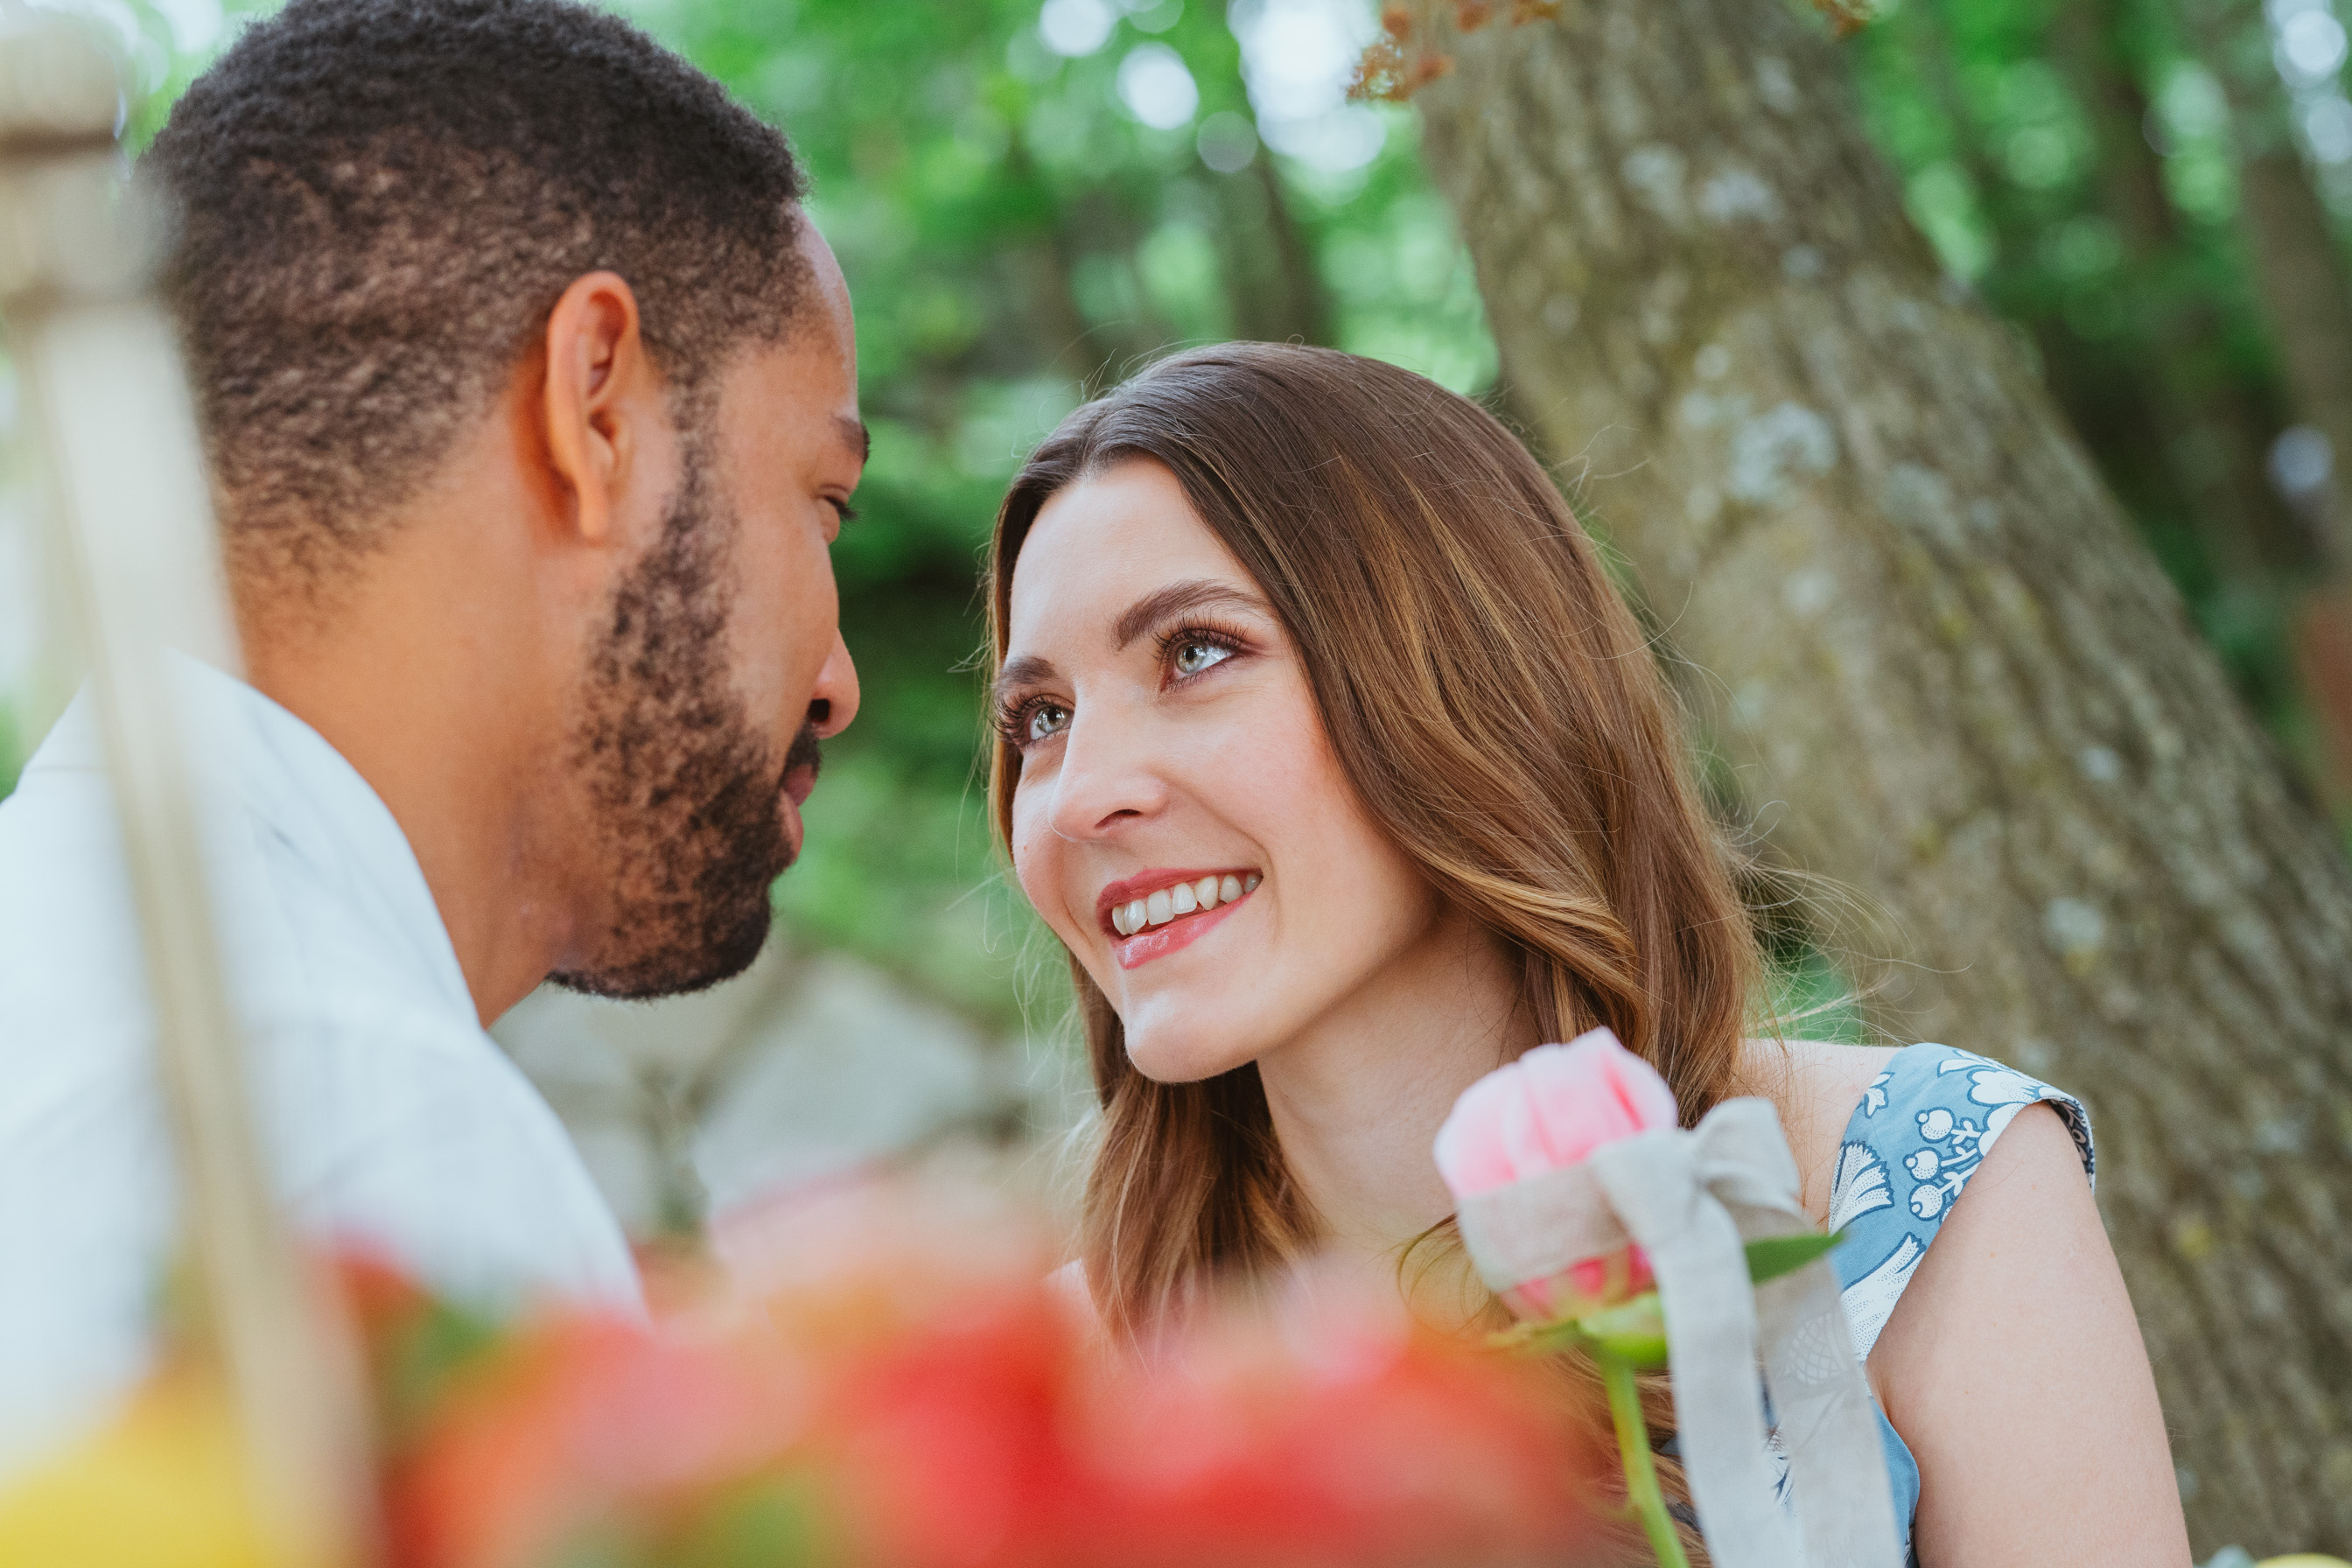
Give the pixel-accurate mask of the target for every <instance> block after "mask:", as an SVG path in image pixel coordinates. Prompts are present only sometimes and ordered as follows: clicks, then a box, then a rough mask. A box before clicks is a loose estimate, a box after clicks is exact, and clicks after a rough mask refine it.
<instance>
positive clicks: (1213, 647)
mask: <svg viewBox="0 0 2352 1568" xmlns="http://www.w3.org/2000/svg"><path fill="white" fill-rule="evenodd" d="M1233 656H1234V650H1233V649H1231V648H1229V647H1224V646H1223V644H1220V643H1213V642H1203V641H1201V640H1199V639H1198V638H1195V639H1192V640H1191V641H1187V642H1181V643H1178V644H1177V645H1176V658H1175V659H1174V660H1173V661H1172V662H1173V663H1174V666H1175V669H1176V673H1177V674H1179V675H1198V674H1200V673H1201V672H1202V670H1204V669H1209V668H1213V667H1215V666H1217V665H1220V664H1223V663H1224V661H1225V660H1227V659H1229V658H1233Z"/></svg>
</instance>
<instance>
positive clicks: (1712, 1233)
mask: <svg viewBox="0 0 2352 1568" xmlns="http://www.w3.org/2000/svg"><path fill="white" fill-rule="evenodd" d="M1797 1193H1798V1176H1797V1162H1796V1160H1795V1158H1794V1157H1793V1156H1792V1155H1790V1152H1789V1143H1788V1140H1787V1139H1786V1138H1785V1137H1784V1136H1783V1135H1782V1133H1781V1131H1780V1117H1779V1116H1778V1115H1777V1114H1776V1113H1775V1112H1774V1111H1773V1110H1772V1106H1771V1104H1770V1102H1769V1101H1768V1100H1725V1101H1723V1102H1722V1103H1721V1104H1719V1105H1717V1107H1716V1108H1715V1109H1714V1110H1710V1111H1709V1112H1707V1114H1706V1118H1705V1119H1704V1120H1703V1121H1700V1122H1699V1124H1698V1126H1697V1127H1696V1128H1694V1129H1692V1130H1690V1131H1682V1130H1680V1129H1667V1130H1664V1131H1655V1132H1644V1133H1641V1134H1639V1135H1637V1136H1635V1137H1632V1138H1627V1139H1624V1140H1622V1141H1620V1142H1614V1143H1605V1144H1603V1145H1601V1147H1600V1148H1599V1149H1597V1150H1595V1151H1593V1153H1592V1155H1591V1158H1590V1159H1589V1160H1587V1161H1585V1162H1584V1163H1581V1164H1579V1165H1571V1166H1570V1167H1568V1168H1566V1169H1564V1170H1559V1171H1552V1172H1548V1173H1545V1174H1543V1175H1540V1176H1536V1177H1531V1178H1529V1179H1528V1180H1526V1181H1521V1182H1514V1183H1512V1184H1510V1185H1508V1186H1505V1187H1497V1188H1494V1189H1492V1190H1490V1191H1487V1192H1484V1193H1478V1194H1473V1195H1472V1196H1470V1197H1468V1198H1465V1199H1464V1200H1463V1201H1462V1203H1461V1205H1460V1207H1459V1210H1458V1213H1457V1216H1456V1218H1457V1223H1458V1224H1459V1225H1460V1226H1461V1229H1462V1237H1463V1240H1464V1242H1465V1244H1467V1246H1468V1247H1469V1248H1470V1255H1471V1257H1472V1258H1474V1259H1475V1261H1476V1263H1477V1265H1478V1269H1479V1274H1480V1277H1481V1278H1482V1279H1485V1280H1486V1283H1487V1284H1488V1285H1489V1286H1490V1287H1492V1288H1494V1289H1496V1290H1507V1289H1510V1288H1511V1287H1512V1286H1515V1285H1521V1284H1525V1283H1527V1282H1528V1281H1529V1280H1534V1279H1547V1278H1549V1277H1550V1276H1551V1275H1554V1274H1557V1273H1559V1271H1560V1270H1561V1269H1563V1268H1568V1267H1569V1266H1570V1264H1573V1263H1577V1262H1580V1261H1581V1260H1582V1259H1584V1258H1597V1257H1601V1256H1605V1255H1606V1254H1609V1253H1612V1252H1614V1251H1616V1250H1617V1249H1618V1248H1620V1247H1624V1246H1625V1245H1626V1244H1627V1243H1628V1242H1633V1243H1638V1244H1639V1245H1640V1246H1641V1247H1642V1249H1643V1251H1644V1252H1646V1253H1647V1254H1648V1255H1649V1258H1650V1268H1651V1270H1652V1272H1654V1274H1655V1275H1656V1276H1657V1279H1658V1288H1659V1290H1660V1292H1661V1294H1662V1296H1663V1298H1664V1303H1665V1317H1666V1349H1667V1352H1668V1355H1669V1357H1670V1359H1671V1363H1672V1364H1671V1376H1672V1378H1673V1382H1674V1391H1675V1426H1676V1429H1677V1432H1678V1434H1679V1437H1680V1449H1681V1458H1682V1462H1683V1469H1684V1473H1685V1475H1686V1476H1687V1477H1688V1478H1689V1479H1690V1489H1691V1500H1692V1502H1693V1503H1694V1504H1696V1507H1697V1510H1698V1521H1699V1529H1700V1530H1701V1531H1703V1532H1704V1533H1705V1535H1706V1544H1707V1550H1708V1552H1710V1553H1711V1554H1712V1555H1713V1557H1714V1559H1715V1562H1716V1563H1717V1565H1718V1568H1899V1554H1900V1550H1901V1548H1900V1539H1901V1538H1900V1537H1899V1536H1898V1535H1897V1534H1896V1531H1895V1501H1894V1497H1893V1494H1892V1492H1891V1491H1890V1489H1889V1488H1888V1484H1887V1477H1886V1458H1885V1448H1884V1447H1882V1446H1881V1444H1880V1441H1879V1436H1878V1418H1877V1412H1876V1409H1875V1407H1874V1405H1873V1404H1872V1401H1871V1396H1870V1387H1869V1384H1867V1383H1866V1382H1865V1381H1864V1377H1863V1371H1862V1363H1861V1362H1860V1361H1859V1360H1858V1359H1857V1358H1856V1356H1855V1354H1854V1351H1853V1335H1852V1332H1851V1331H1850V1330H1849V1329H1848V1328H1847V1327H1846V1321H1845V1310H1844V1308H1843V1306H1842V1305H1841V1304H1840V1302H1839V1300H1838V1289H1837V1278H1836V1276H1835V1275H1834V1274H1832V1272H1831V1269H1830V1266H1829V1261H1828V1259H1827V1258H1815V1259H1814V1260H1813V1261H1812V1262H1811V1263H1808V1264H1806V1265H1805V1266H1804V1267H1803V1268H1799V1269H1796V1270H1794V1271H1793V1272H1790V1273H1789V1274H1784V1275H1782V1276H1781V1277H1780V1279H1773V1280H1769V1281H1767V1282H1766V1283H1765V1284H1763V1285H1761V1286H1752V1285H1750V1284H1749V1283H1748V1259H1747V1255H1746V1252H1745V1251H1744V1246H1745V1244H1746V1243H1747V1242H1749V1241H1754V1240H1758V1239H1760V1238H1762V1237H1772V1236H1786V1235H1788V1234H1790V1232H1792V1231H1798V1230H1811V1228H1812V1222H1811V1219H1810V1218H1809V1217H1808V1216H1807V1215H1806V1214H1805V1211H1804V1208H1803V1205H1801V1204H1800V1203H1799V1202H1798V1198H1797ZM1759 1340H1760V1342H1761V1344H1762V1350H1763V1358H1762V1359H1763V1363H1764V1373H1765V1378H1764V1381H1765V1382H1766V1383H1768V1384H1769V1386H1770V1388H1771V1391H1772V1408H1773V1413H1774V1415H1776V1416H1778V1417H1779V1422H1780V1436H1781V1439H1782V1441H1783V1442H1784V1443H1785V1444H1786V1446H1787V1447H1788V1451H1789V1466H1790V1488H1791V1490H1792V1492H1793V1494H1794V1499H1795V1505H1796V1519H1795V1520H1794V1521H1791V1520H1790V1517H1789V1514H1788V1513H1787V1512H1786V1511H1785V1510H1782V1509H1781V1507H1780V1503H1779V1501H1778V1500H1777V1499H1776V1498H1775V1496H1774V1484H1773V1476H1772V1468H1771V1464H1770V1461H1769V1458H1767V1456H1766V1451H1765V1426H1764V1403H1763V1389H1762V1387H1761V1386H1759V1381H1758V1378H1757V1375H1756V1365H1757V1360H1758V1345H1759Z"/></svg>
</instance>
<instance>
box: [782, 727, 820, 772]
mask: <svg viewBox="0 0 2352 1568" xmlns="http://www.w3.org/2000/svg"><path fill="white" fill-rule="evenodd" d="M800 768H806V769H808V771H809V772H810V773H822V772H823V771H824V752H823V750H821V749H820V748H819V746H818V744H817V738H816V725H815V724H814V723H807V724H803V725H802V726H801V732H800V733H799V734H797V735H794V736H793V744H792V749H791V750H789V751H787V752H785V753H784V765H783V768H782V776H783V777H785V778H790V777H792V776H793V772H794V771H795V770H797V769H800Z"/></svg>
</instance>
